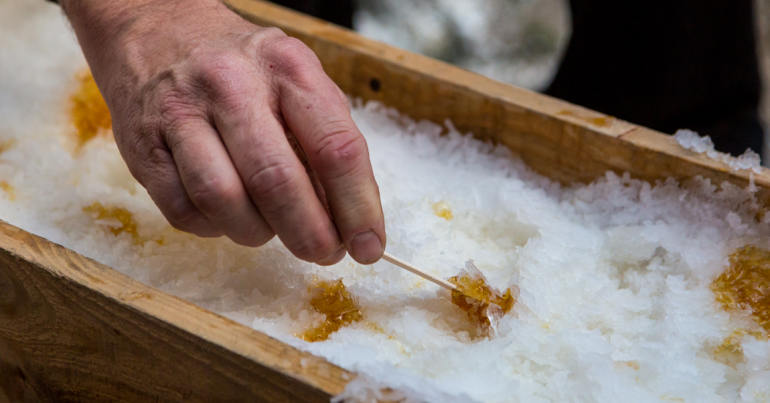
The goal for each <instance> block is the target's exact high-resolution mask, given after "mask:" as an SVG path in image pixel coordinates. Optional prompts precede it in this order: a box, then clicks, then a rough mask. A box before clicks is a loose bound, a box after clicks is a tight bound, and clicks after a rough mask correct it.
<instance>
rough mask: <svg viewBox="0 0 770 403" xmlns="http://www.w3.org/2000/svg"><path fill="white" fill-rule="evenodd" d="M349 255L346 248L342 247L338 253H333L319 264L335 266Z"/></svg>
mask: <svg viewBox="0 0 770 403" xmlns="http://www.w3.org/2000/svg"><path fill="white" fill-rule="evenodd" d="M346 254H347V251H346V250H345V247H344V246H340V248H339V249H337V251H336V252H334V253H332V254H331V255H329V256H327V257H325V258H323V259H321V260H319V261H318V262H317V263H318V264H319V265H321V266H331V265H333V264H337V263H339V262H340V260H342V259H344V258H345V255H346Z"/></svg>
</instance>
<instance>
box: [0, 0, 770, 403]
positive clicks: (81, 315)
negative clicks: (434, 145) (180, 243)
mask: <svg viewBox="0 0 770 403" xmlns="http://www.w3.org/2000/svg"><path fill="white" fill-rule="evenodd" d="M228 4H229V6H230V7H231V8H232V9H234V10H236V11H237V12H238V13H240V14H241V15H243V16H244V17H245V18H246V19H248V20H250V21H252V22H254V23H256V24H259V25H264V26H276V27H279V28H281V29H283V30H284V31H285V32H287V33H288V34H289V35H292V36H295V37H297V38H299V39H301V40H302V41H303V42H305V43H306V44H307V45H308V46H310V48H312V49H313V50H314V51H315V52H316V53H317V54H318V57H319V58H320V59H321V62H322V63H323V65H324V68H325V69H326V72H327V73H328V74H329V75H330V76H331V77H332V78H333V79H334V81H336V82H337V84H338V85H339V86H340V88H342V90H343V91H345V92H346V93H348V94H352V95H353V96H356V97H360V98H363V99H364V100H378V101H381V102H383V103H384V104H386V105H389V106H393V107H396V108H397V109H399V110H400V111H402V112H404V113H406V114H407V115H409V116H411V117H412V118H415V119H429V120H432V121H436V122H443V120H444V119H446V118H449V119H451V120H452V122H453V123H454V124H455V125H456V126H457V128H458V129H459V130H460V131H463V132H465V131H471V132H473V133H474V134H475V135H476V136H477V137H479V138H481V139H486V140H491V141H494V142H497V143H501V144H504V145H506V146H508V147H509V148H510V149H511V150H513V152H514V153H515V154H516V155H518V156H519V157H521V158H522V159H523V160H524V161H525V162H526V163H527V164H529V165H530V166H531V167H533V168H534V169H535V170H537V171H538V172H540V173H542V174H544V175H547V176H549V177H551V178H553V179H556V180H559V181H561V182H564V183H573V182H588V181H592V180H594V179H596V178H597V177H599V176H601V175H604V173H605V172H606V171H608V170H613V171H615V172H618V173H622V172H630V173H631V174H632V176H634V177H636V178H640V179H645V180H649V181H654V180H657V179H664V178H667V177H674V178H676V179H679V180H685V179H687V178H691V177H694V176H697V175H701V176H703V177H706V178H711V180H712V181H713V182H714V183H721V182H723V181H729V182H731V183H734V184H736V185H738V186H741V187H746V186H747V185H748V184H749V173H748V171H742V172H738V173H736V172H734V171H732V170H730V168H729V167H727V166H726V165H724V164H722V163H718V162H715V161H713V160H710V159H708V158H706V157H704V156H700V155H696V154H694V153H692V152H689V151H687V150H684V149H683V148H681V147H680V146H678V145H677V144H676V142H675V141H674V140H673V139H672V138H671V137H669V136H666V135H664V134H661V133H658V132H655V131H653V130H650V129H646V128H644V127H639V126H635V125H633V124H630V123H627V122H624V121H620V120H617V119H614V118H611V117H608V116H605V115H602V114H600V113H597V112H594V111H591V110H587V109H585V108H581V107H578V106H575V105H571V104H569V103H566V102H563V101H560V100H556V99H553V98H549V97H547V96H543V95H540V94H536V93H533V92H530V91H527V90H523V89H519V88H515V87H512V86H509V85H505V84H501V83H499V82H496V81H493V80H490V79H487V78H484V77H482V76H479V75H477V74H474V73H470V72H467V71H464V70H461V69H459V68H456V67H452V66H450V65H447V64H445V63H442V62H439V61H436V60H432V59H430V58H427V57H423V56H419V55H415V54H412V53H409V52H406V51H402V50H399V49H395V48H392V47H389V46H386V45H383V44H380V43H377V42H374V41H371V40H368V39H364V38H362V37H360V36H359V35H357V34H355V33H353V32H351V31H348V30H345V29H341V28H338V27H336V26H333V25H331V24H328V23H325V22H322V21H319V20H316V19H313V18H309V17H306V16H303V15H301V14H298V13H295V12H292V11H288V10H286V9H283V8H280V7H277V6H274V5H270V4H268V3H264V2H261V1H255V0H228ZM629 96H633V94H629ZM754 180H755V183H756V185H757V187H758V188H759V190H758V193H757V195H758V198H759V199H760V200H761V201H762V202H763V203H764V204H765V205H767V204H768V203H767V201H768V198H769V197H770V193H768V192H770V174H769V173H768V171H767V170H765V169H763V170H762V172H761V173H759V174H754ZM355 376H356V375H355V374H353V373H349V372H347V371H345V370H343V369H341V368H339V367H336V366H334V365H332V364H329V363H328V362H327V361H325V360H324V359H321V358H317V357H314V356H312V355H309V354H307V353H303V352H300V351H298V350H296V349H294V348H292V347H289V346H288V345H285V344H283V343H281V342H279V341H277V340H275V339H272V338H270V337H268V336H266V335H265V334H262V333H260V332H257V331H254V330H252V329H250V328H247V327H245V326H241V325H239V324H237V323H235V322H233V321H230V320H228V319H225V318H223V317H221V316H218V315H216V314H214V313H211V312H208V311H206V310H203V309H201V308H199V307H197V306H195V305H193V304H190V303H188V302H185V301H183V300H181V299H179V298H176V297H173V296H170V295H167V294H165V293H163V292H161V291H158V290H156V289H153V288H151V287H148V286H145V285H143V284H141V283H139V282H137V281H134V280H132V279H130V278H129V277H127V276H125V275H123V274H120V273H118V272H117V271H115V270H113V269H111V268H109V267H106V266H104V265H102V264H99V263H96V262H94V261H92V260H90V259H88V258H85V257H83V256H81V255H79V254H77V253H75V252H73V251H71V250H68V249H66V248H63V247H61V246H58V245H55V244H53V243H51V242H48V241H46V240H45V239H42V238H40V237H37V236H34V235H31V234H29V233H27V232H25V231H23V230H21V229H18V228H16V227H13V226H11V225H8V224H5V223H2V222H0V403H4V402H37V401H41V402H49V401H51V402H53V401H56V402H60V401H61V402H81V401H83V402H85V401H88V402H90V401H127V402H155V401H163V402H167V401H168V402H230V401H232V402H247V401H248V402H327V401H329V398H330V397H331V396H333V395H335V394H338V393H340V392H342V391H343V389H344V387H345V385H346V384H347V383H348V382H349V381H350V380H352V379H353V378H355Z"/></svg>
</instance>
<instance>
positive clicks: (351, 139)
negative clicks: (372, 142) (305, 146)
mask: <svg viewBox="0 0 770 403" xmlns="http://www.w3.org/2000/svg"><path fill="white" fill-rule="evenodd" d="M319 138H320V140H319V141H318V144H317V146H316V151H315V158H316V160H317V161H318V165H319V169H321V170H323V171H325V172H331V173H334V174H336V175H340V176H341V175H345V174H347V173H349V172H350V171H351V170H353V169H356V168H357V167H358V166H359V165H360V164H361V162H362V161H365V160H366V156H367V153H368V148H367V145H366V140H364V138H363V136H361V135H358V134H357V132H356V131H355V130H351V129H350V128H348V127H347V125H345V124H342V125H337V124H335V125H331V126H330V127H328V128H327V129H325V130H322V131H321V134H319Z"/></svg>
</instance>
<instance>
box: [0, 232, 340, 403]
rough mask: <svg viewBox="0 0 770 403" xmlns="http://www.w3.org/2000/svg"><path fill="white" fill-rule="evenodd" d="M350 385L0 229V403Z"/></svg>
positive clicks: (99, 268) (207, 316)
mask: <svg viewBox="0 0 770 403" xmlns="http://www.w3.org/2000/svg"><path fill="white" fill-rule="evenodd" d="M353 377H354V375H353V374H350V373H348V372H346V371H344V370H342V369H340V368H339V367H336V366H334V365H331V364H329V363H328V362H326V361H325V360H323V359H320V358H317V357H314V356H312V355H309V354H307V353H303V352H300V351H298V350H296V349H294V348H292V347H290V346H288V345H286V344H284V343H281V342H279V341H278V340H275V339H273V338H270V337H268V336H266V335H264V334H262V333H259V332H256V331H254V330H251V329H249V328H247V327H245V326H241V325H239V324H237V323H235V322H232V321H230V320H228V319H225V318H222V317H220V316H218V315H215V314H213V313H211V312H208V311H206V310H203V309H201V308H198V307H197V306H195V305H192V304H190V303H188V302H186V301H183V300H181V299H178V298H175V297H172V296H170V295H167V294H165V293H163V292H160V291H158V290H155V289H153V288H150V287H147V286H145V285H142V284H140V283H138V282H136V281H134V280H132V279H130V278H129V277H127V276H124V275H122V274H120V273H118V272H117V271H115V270H113V269H111V268H109V267H106V266H104V265H101V264H99V263H97V262H94V261H93V260H90V259H87V258H85V257H83V256H81V255H79V254H77V253H75V252H72V251H70V250H68V249H66V248H63V247H61V246H58V245H55V244H52V243H51V242H48V241H46V240H44V239H42V238H39V237H36V236H34V235H31V234H29V233H27V232H25V231H22V230H20V229H18V228H15V227H13V226H11V225H9V224H6V223H4V222H0V402H3V401H9V402H37V401H42V402H49V401H51V402H53V401H55V402H92V401H96V402H99V401H105V402H107V401H122V402H156V401H161V402H247V401H248V402H328V401H329V398H330V396H332V395H334V394H338V393H340V392H341V391H342V390H343V389H344V386H345V384H346V383H347V382H348V380H349V379H352V378H353Z"/></svg>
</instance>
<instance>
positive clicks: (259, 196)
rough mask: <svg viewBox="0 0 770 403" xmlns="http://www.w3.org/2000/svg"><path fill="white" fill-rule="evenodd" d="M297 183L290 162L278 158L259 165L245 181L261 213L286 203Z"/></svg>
mask: <svg viewBox="0 0 770 403" xmlns="http://www.w3.org/2000/svg"><path fill="white" fill-rule="evenodd" d="M299 185H300V182H299V180H298V178H297V177H296V176H295V175H294V170H293V169H292V167H291V164H290V163H289V162H288V161H280V160H275V161H271V162H270V163H268V164H265V165H264V166H263V167H260V168H259V169H257V170H256V171H255V172H254V173H253V174H252V175H251V177H249V178H248V180H247V181H246V186H247V189H248V190H249V192H250V194H251V197H252V199H253V200H254V202H255V203H256V204H257V205H258V206H259V207H260V211H262V212H263V213H273V212H275V211H278V210H281V209H282V208H283V207H285V206H286V205H288V204H289V203H290V202H291V200H292V199H293V197H292V195H293V194H295V193H296V192H297V191H298V189H299Z"/></svg>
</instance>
